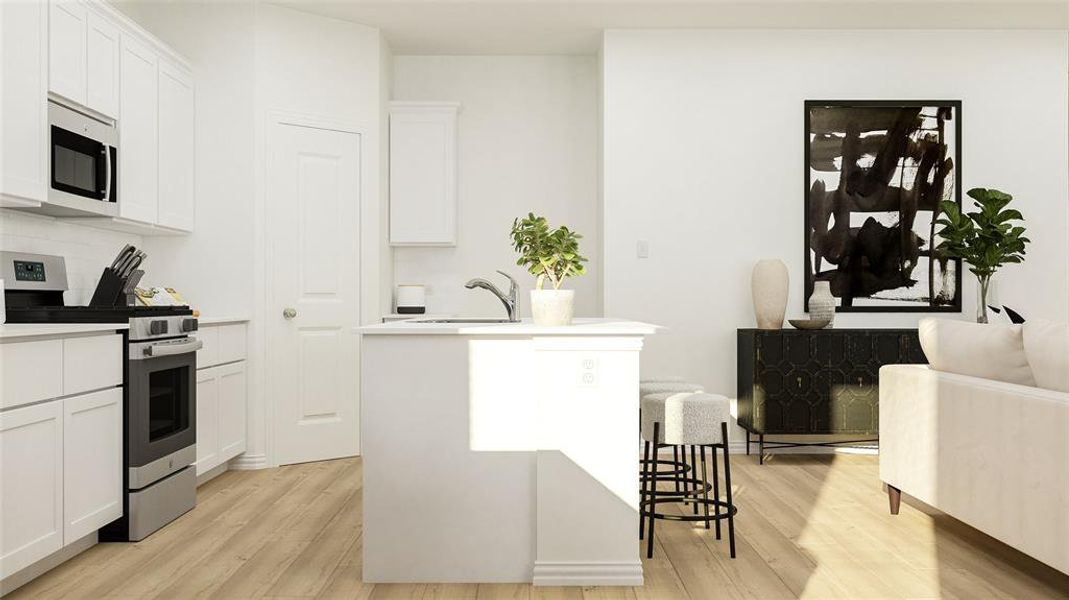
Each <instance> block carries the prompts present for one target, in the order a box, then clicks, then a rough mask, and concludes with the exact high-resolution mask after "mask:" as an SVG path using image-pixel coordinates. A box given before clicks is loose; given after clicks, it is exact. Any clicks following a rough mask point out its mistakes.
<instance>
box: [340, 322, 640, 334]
mask: <svg viewBox="0 0 1069 600" xmlns="http://www.w3.org/2000/svg"><path fill="white" fill-rule="evenodd" d="M658 329H660V328H659V327H658V326H657V325H650V324H649V323H640V322H638V321H628V320H626V319H609V318H597V319H575V320H574V321H573V322H572V324H571V325H568V326H566V327H543V326H539V325H535V324H534V323H532V322H531V321H530V320H529V319H524V320H523V321H521V322H519V323H419V322H417V321H415V320H412V321H398V322H394V323H381V324H377V325H365V326H363V327H354V328H353V332H355V333H359V334H361V335H520V336H599V335H651V334H653V333H656V332H657V330H658Z"/></svg>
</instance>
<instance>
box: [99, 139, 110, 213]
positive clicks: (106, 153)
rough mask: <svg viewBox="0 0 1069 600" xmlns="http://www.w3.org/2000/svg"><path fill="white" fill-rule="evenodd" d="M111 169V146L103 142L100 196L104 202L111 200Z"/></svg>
mask: <svg viewBox="0 0 1069 600" xmlns="http://www.w3.org/2000/svg"><path fill="white" fill-rule="evenodd" d="M111 170H112V164H111V146H109V145H107V144H104V197H103V198H101V200H103V201H104V202H110V201H111V200H110V199H111V175H112V173H111Z"/></svg>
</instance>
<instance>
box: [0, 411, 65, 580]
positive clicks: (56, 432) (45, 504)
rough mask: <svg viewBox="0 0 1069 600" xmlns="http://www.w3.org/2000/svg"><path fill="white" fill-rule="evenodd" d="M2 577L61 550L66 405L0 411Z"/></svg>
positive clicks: (0, 551) (0, 544) (0, 571)
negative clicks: (64, 417)
mask: <svg viewBox="0 0 1069 600" xmlns="http://www.w3.org/2000/svg"><path fill="white" fill-rule="evenodd" d="M0 473H2V474H3V482H4V484H3V485H0V579H2V578H4V577H7V576H8V575H11V574H12V573H14V572H16V571H18V570H19V569H22V568H24V567H26V566H28V565H30V564H32V563H34V562H36V561H38V560H40V559H42V558H44V557H46V556H48V555H49V554H51V553H53V552H55V551H56V550H59V549H60V548H61V547H63V403H62V402H60V401H56V402H46V403H44V404H38V405H35V406H27V407H25V408H17V409H15V410H11V411H8V412H5V413H0Z"/></svg>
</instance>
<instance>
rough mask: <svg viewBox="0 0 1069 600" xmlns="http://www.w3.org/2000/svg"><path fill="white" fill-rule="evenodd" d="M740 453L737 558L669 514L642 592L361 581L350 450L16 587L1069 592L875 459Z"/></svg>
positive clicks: (368, 593) (674, 594) (297, 592)
mask: <svg viewBox="0 0 1069 600" xmlns="http://www.w3.org/2000/svg"><path fill="white" fill-rule="evenodd" d="M732 465H733V467H732V472H733V473H732V474H733V476H734V478H735V480H734V484H735V490H734V499H735V502H736V503H737V504H738V505H739V507H740V508H739V514H738V517H737V519H736V534H737V544H738V558H737V559H735V560H731V559H730V558H729V557H728V550H727V539H726V535H727V530H726V528H725V529H724V536H725V537H724V539H723V540H719V541H718V540H716V539H715V537H714V534H713V531H712V530H708V531H707V530H705V529H704V527H703V526H702V525H701V524H686V523H674V522H665V521H659V522H658V524H657V535H656V550H655V556H654V558H653V559H652V560H645V559H644V563H645V575H646V585H645V586H643V587H641V588H597V587H591V588H533V587H531V586H528V585H475V584H470V585H455V584H420V585H370V584H365V583H363V582H362V581H361V567H360V564H361V554H360V553H361V544H360V534H361V523H360V515H361V495H360V485H361V484H360V481H361V472H360V469H361V463H360V460H359V459H350V460H338V461H330V462H322V463H312V464H306V465H296V466H289V467H282V468H279V469H270V470H263V471H231V472H228V473H224V474H223V475H221V476H219V477H217V478H216V479H214V480H213V481H211V482H209V483H207V484H205V485H204V486H202V487H201V488H200V489H199V490H198V497H197V508H196V509H194V510H193V511H191V512H190V513H188V514H186V515H185V516H183V517H182V518H180V519H179V520H178V521H176V522H175V523H172V524H171V525H169V526H168V527H166V528H165V529H163V530H161V531H159V532H157V533H156V534H155V535H153V536H151V537H150V538H148V539H147V540H145V541H143V542H141V543H138V544H99V545H97V546H96V547H94V548H92V549H91V550H89V551H88V552H86V553H84V554H81V555H79V556H77V557H76V558H74V559H72V560H70V561H69V562H67V563H65V564H63V565H62V566H60V567H59V568H57V569H55V570H53V571H51V572H49V573H48V574H46V575H44V576H42V577H40V578H38V579H37V580H35V581H33V582H31V583H30V584H28V585H26V586H24V587H23V588H21V589H19V590H16V591H15V592H14V593H13V594H11V595H10V596H8V598H11V599H12V600H14V599H22V598H93V599H97V598H130V599H134V598H166V599H171V598H223V599H243V598H376V599H378V598H448V599H453V598H456V599H461V598H474V599H478V600H484V599H487V598H493V599H496V598H501V599H520V600H540V599H546V600H549V599H574V600H595V599H630V600H654V599H664V600H671V599H676V598H681V599H686V598H693V599H695V600H704V599H707V598H738V599H759V600H773V599H779V598H849V599H858V598H888V599H890V598H950V599H960V600H972V599H979V598H997V599H1006V598H1015V599H1016V598H1025V599H1031V598H1036V599H1041V598H1042V599H1047V598H1067V599H1069V576H1065V575H1063V574H1060V573H1058V572H1056V571H1054V570H1053V569H1050V568H1047V567H1045V566H1043V565H1041V564H1039V563H1038V562H1036V561H1034V560H1032V559H1030V558H1028V557H1026V556H1024V555H1022V554H1020V553H1018V552H1016V551H1014V550H1012V549H1010V548H1008V547H1006V546H1004V545H1002V544H1001V543H999V542H997V541H995V540H993V539H991V538H989V537H987V536H985V535H983V534H981V533H979V532H977V531H975V530H973V529H971V528H969V527H966V526H964V525H962V524H960V523H958V522H956V521H954V520H953V519H950V518H948V517H944V516H931V515H928V514H926V513H925V512H922V511H920V510H917V509H915V508H913V507H911V506H908V505H904V506H903V507H902V513H901V514H900V515H899V516H897V517H892V516H890V515H889V514H888V513H887V499H886V496H885V495H884V493H883V492H882V490H881V489H880V484H879V480H878V476H877V471H878V468H877V459H876V457H874V456H855V455H809V456H807V455H797V454H795V455H787V454H781V455H775V456H773V457H771V458H770V460H768V461H766V463H765V465H764V466H759V465H758V464H757V461H756V457H753V456H735V457H734V458H733V460H732ZM636 533H637V532H636ZM637 543H639V542H638V540H637V539H636V544H637Z"/></svg>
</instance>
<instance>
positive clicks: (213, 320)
mask: <svg viewBox="0 0 1069 600" xmlns="http://www.w3.org/2000/svg"><path fill="white" fill-rule="evenodd" d="M248 322H249V318H248V317H234V316H229V317H227V316H223V317H205V316H204V315H201V316H199V317H197V324H199V325H225V324H227V323H248Z"/></svg>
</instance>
